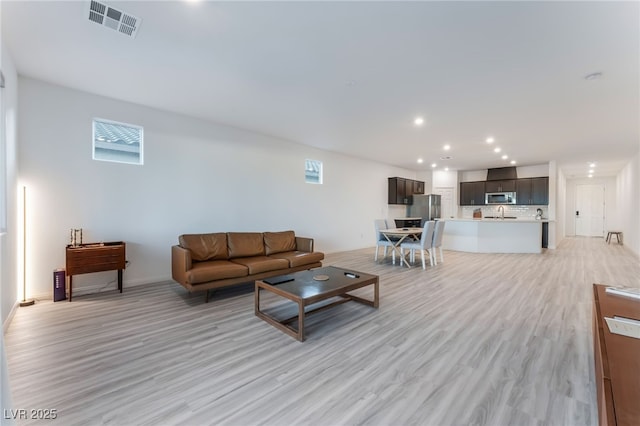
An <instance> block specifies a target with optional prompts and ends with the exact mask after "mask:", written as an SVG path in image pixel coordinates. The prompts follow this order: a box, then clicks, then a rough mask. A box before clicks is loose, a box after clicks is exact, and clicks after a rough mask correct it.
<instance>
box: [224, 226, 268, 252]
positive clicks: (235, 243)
mask: <svg viewBox="0 0 640 426" xmlns="http://www.w3.org/2000/svg"><path fill="white" fill-rule="evenodd" d="M227 246H228V248H229V258H235V257H250V256H264V239H263V238H262V233H261V232H227Z"/></svg>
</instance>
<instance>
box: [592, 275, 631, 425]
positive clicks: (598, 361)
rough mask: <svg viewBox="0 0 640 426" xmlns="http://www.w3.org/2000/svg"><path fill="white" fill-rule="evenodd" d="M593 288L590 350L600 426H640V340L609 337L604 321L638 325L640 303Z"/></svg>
mask: <svg viewBox="0 0 640 426" xmlns="http://www.w3.org/2000/svg"><path fill="white" fill-rule="evenodd" d="M605 289H606V286H604V285H601V284H594V285H593V296H594V300H593V347H594V361H595V370H596V388H597V393H598V417H599V423H600V425H601V426H612V425H616V426H631V425H634V426H636V425H640V403H639V401H640V376H639V372H640V339H637V338H634V337H629V336H624V335H621V334H615V333H611V332H610V330H609V327H608V325H607V322H606V320H605V317H607V318H613V317H614V316H616V317H623V318H628V319H634V320H638V321H640V300H636V299H633V298H630V297H625V296H618V295H614V294H611V293H607V292H606V290H605Z"/></svg>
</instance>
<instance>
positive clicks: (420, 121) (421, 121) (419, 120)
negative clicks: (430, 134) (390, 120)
mask: <svg viewBox="0 0 640 426" xmlns="http://www.w3.org/2000/svg"><path fill="white" fill-rule="evenodd" d="M413 124H415V125H416V126H422V125H423V124H424V118H422V117H416V118H415V120H413Z"/></svg>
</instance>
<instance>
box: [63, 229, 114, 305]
mask: <svg viewBox="0 0 640 426" xmlns="http://www.w3.org/2000/svg"><path fill="white" fill-rule="evenodd" d="M66 258H67V262H66V263H67V275H68V276H69V302H71V298H72V296H73V276H74V275H78V274H88V273H92V272H102V271H115V270H117V271H118V289H119V290H120V293H122V271H123V270H124V268H125V267H126V249H125V243H124V242H122V241H115V242H109V243H95V244H82V245H79V246H67V256H66Z"/></svg>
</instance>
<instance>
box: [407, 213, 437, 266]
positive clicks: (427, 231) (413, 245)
mask: <svg viewBox="0 0 640 426" xmlns="http://www.w3.org/2000/svg"><path fill="white" fill-rule="evenodd" d="M435 224H436V223H435V221H433V220H429V221H427V222H425V223H424V228H423V230H422V235H421V236H420V240H419V241H408V242H405V243H402V244H400V256H402V257H404V249H409V250H411V258H410V260H411V262H412V263H413V262H415V260H416V253H415V251H416V250H420V255H421V257H422V269H427V262H426V260H425V257H424V252H425V251H427V252H428V253H429V263H430V264H431V266H433V261H434V260H433V257H434V253H433V252H432V248H431V245H432V241H433V230H434V228H435Z"/></svg>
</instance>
